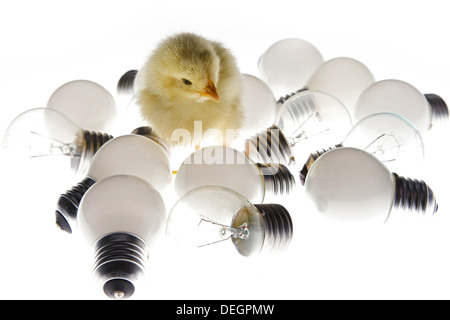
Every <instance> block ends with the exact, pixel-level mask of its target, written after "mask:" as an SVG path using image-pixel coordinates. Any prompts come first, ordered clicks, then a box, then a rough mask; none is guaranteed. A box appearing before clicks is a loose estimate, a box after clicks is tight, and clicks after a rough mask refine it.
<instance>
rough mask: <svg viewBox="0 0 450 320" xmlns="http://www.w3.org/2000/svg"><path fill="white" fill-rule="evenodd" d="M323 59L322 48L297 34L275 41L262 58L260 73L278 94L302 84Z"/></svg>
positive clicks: (302, 85)
mask: <svg viewBox="0 0 450 320" xmlns="http://www.w3.org/2000/svg"><path fill="white" fill-rule="evenodd" d="M322 63H323V57H322V55H321V53H320V52H319V50H317V48H316V47H314V46H313V45H312V44H311V43H309V42H307V41H305V40H302V39H296V38H289V39H283V40H280V41H278V42H275V43H274V44H272V45H271V46H270V47H269V48H268V49H267V50H266V51H265V52H264V53H263V54H262V55H261V57H260V58H259V62H258V69H259V75H260V77H261V79H262V80H264V81H265V82H266V83H267V84H268V85H269V86H270V88H271V89H272V90H273V92H274V93H275V95H276V96H277V97H280V96H281V95H284V94H288V93H290V92H293V91H296V90H298V89H299V88H303V87H304V86H305V84H306V82H307V81H308V78H309V77H310V76H311V74H312V73H313V72H314V71H315V70H316V68H317V67H319V66H320V65H321V64H322Z"/></svg>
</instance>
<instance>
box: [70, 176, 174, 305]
mask: <svg viewBox="0 0 450 320" xmlns="http://www.w3.org/2000/svg"><path fill="white" fill-rule="evenodd" d="M78 217H79V225H80V231H81V232H82V235H83V237H84V238H85V239H86V241H87V243H88V245H89V246H91V247H92V248H93V249H94V260H95V261H94V275H95V276H96V278H97V279H98V280H99V282H100V284H101V286H102V288H103V291H104V293H105V294H106V295H107V296H108V297H110V298H115V299H126V298H129V297H131V296H132V295H133V293H134V291H135V287H136V285H137V283H138V281H139V280H140V278H141V277H143V276H144V269H145V264H146V261H147V259H148V248H149V246H151V245H152V243H153V242H154V240H155V239H156V238H157V236H158V235H160V233H161V230H162V227H163V225H164V222H165V219H166V208H165V204H164V201H163V199H162V197H161V195H160V194H159V192H158V191H156V190H155V189H154V188H153V187H152V186H151V185H150V184H149V183H148V182H146V181H144V180H142V179H140V178H138V177H134V176H126V175H119V176H112V177H109V178H106V179H104V180H102V181H99V182H98V183H96V184H95V185H93V186H92V187H91V188H90V189H89V190H88V191H87V192H86V194H85V196H84V197H83V199H82V201H81V204H80V210H79V216H78Z"/></svg>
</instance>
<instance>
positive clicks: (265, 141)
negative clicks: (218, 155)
mask: <svg viewBox="0 0 450 320" xmlns="http://www.w3.org/2000/svg"><path fill="white" fill-rule="evenodd" d="M351 127H352V120H351V117H350V115H349V113H348V111H347V109H346V108H345V106H344V105H343V104H342V103H341V102H340V101H339V100H338V99H336V98H335V97H333V96H331V95H329V94H327V93H324V92H319V91H311V90H306V91H302V92H299V93H297V94H295V95H293V96H292V97H291V98H289V99H288V100H287V101H286V102H285V103H284V104H283V106H282V107H281V108H280V109H279V110H278V114H277V118H276V120H275V123H274V125H273V126H272V127H270V128H268V129H267V130H266V131H263V132H261V133H259V134H257V135H255V136H253V137H251V138H250V139H248V140H247V141H246V146H245V154H246V155H247V156H248V157H249V158H251V159H253V160H255V161H257V162H264V163H270V162H274V163H278V162H279V163H283V164H287V165H292V164H294V163H295V158H296V157H297V158H298V157H302V151H303V150H308V146H310V147H311V145H314V146H316V147H317V146H320V145H322V146H329V145H332V144H334V143H337V142H340V141H342V139H343V138H344V137H345V135H346V134H347V133H348V131H349V130H350V129H351Z"/></svg>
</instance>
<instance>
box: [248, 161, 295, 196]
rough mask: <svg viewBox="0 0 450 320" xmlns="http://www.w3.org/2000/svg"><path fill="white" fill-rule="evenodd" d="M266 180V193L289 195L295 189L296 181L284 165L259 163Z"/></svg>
mask: <svg viewBox="0 0 450 320" xmlns="http://www.w3.org/2000/svg"><path fill="white" fill-rule="evenodd" d="M256 165H257V166H258V168H259V170H260V171H261V175H262V177H263V179H264V186H265V188H264V189H265V192H269V193H271V194H274V195H283V194H289V193H290V192H291V191H292V190H293V189H294V188H295V179H294V176H293V175H292V174H291V172H290V171H289V169H288V168H287V167H286V166H285V165H283V164H277V163H257V164H256Z"/></svg>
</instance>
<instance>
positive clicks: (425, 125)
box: [355, 79, 448, 135]
mask: <svg viewBox="0 0 450 320" xmlns="http://www.w3.org/2000/svg"><path fill="white" fill-rule="evenodd" d="M379 112H390V113H396V114H399V115H401V116H402V117H404V118H406V119H408V120H409V121H411V122H412V123H413V124H414V125H415V126H416V128H417V129H418V130H419V131H420V133H421V134H422V135H423V134H425V133H426V132H427V131H428V130H429V129H430V128H431V126H432V125H433V124H434V123H436V122H437V121H439V120H441V119H448V108H447V105H446V104H445V102H444V100H443V99H442V98H440V97H439V96H437V95H435V94H425V95H424V94H422V93H421V92H420V91H419V90H417V89H416V88H415V87H413V86H412V85H410V84H408V83H406V82H404V81H401V80H394V79H389V80H382V81H378V82H375V83H374V84H372V85H371V86H369V87H368V88H367V89H365V90H364V91H363V92H362V93H361V95H360V97H359V99H358V101H357V104H356V109H355V119H356V120H360V119H362V118H364V117H366V116H368V115H371V114H374V113H379Z"/></svg>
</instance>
